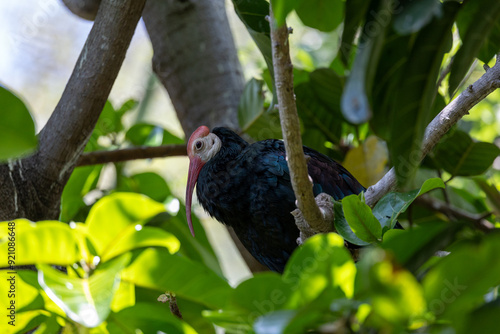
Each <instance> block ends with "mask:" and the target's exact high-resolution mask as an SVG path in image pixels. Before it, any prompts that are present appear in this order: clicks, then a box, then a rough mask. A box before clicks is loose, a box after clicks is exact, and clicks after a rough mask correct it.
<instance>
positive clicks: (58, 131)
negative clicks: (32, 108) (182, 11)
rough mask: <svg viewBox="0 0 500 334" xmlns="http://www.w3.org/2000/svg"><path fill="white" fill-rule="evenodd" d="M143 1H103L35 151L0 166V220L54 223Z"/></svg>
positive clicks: (135, 23)
mask: <svg viewBox="0 0 500 334" xmlns="http://www.w3.org/2000/svg"><path fill="white" fill-rule="evenodd" d="M144 3H145V0H125V1H113V0H105V1H102V4H101V6H100V8H99V11H98V13H97V16H96V19H95V23H94V26H93V27H92V30H91V32H90V34H89V36H88V38H87V41H86V43H85V45H84V47H83V50H82V52H81V54H80V57H79V58H78V61H77V63H76V65H75V68H74V70H73V73H72V74H71V77H70V79H69V81H68V84H67V85H66V88H65V90H64V92H63V95H62V97H61V100H60V101H59V103H58V104H57V106H56V108H55V110H54V112H53V113H52V115H51V117H50V119H49V121H48V122H47V124H46V125H45V127H44V128H43V129H42V131H41V132H40V134H39V136H38V138H39V149H38V151H37V152H36V153H35V154H34V155H32V156H30V157H28V158H25V159H22V160H19V161H13V162H10V163H9V164H6V165H5V164H4V165H0V198H2V205H1V206H0V220H9V219H14V218H21V217H24V218H28V219H31V220H43V219H57V217H58V216H59V210H60V200H61V194H62V191H63V189H64V186H65V184H66V182H67V181H68V179H69V177H70V175H71V173H72V172H73V169H74V167H75V165H76V163H77V161H78V159H79V157H80V155H81V154H82V152H83V149H84V147H85V145H86V144H87V141H88V139H89V137H90V135H91V133H92V131H93V129H94V127H95V124H96V122H97V119H98V118H99V115H100V113H101V111H102V109H103V107H104V104H105V102H106V100H107V98H108V95H109V92H110V91H111V87H112V86H113V83H114V81H115V79H116V76H117V75H118V71H119V69H120V67H121V64H122V62H123V59H124V58H125V53H126V51H127V49H128V46H129V44H130V40H131V39H132V36H133V34H134V31H135V27H136V26H137V23H138V21H139V18H140V16H141V12H142V9H143V7H144Z"/></svg>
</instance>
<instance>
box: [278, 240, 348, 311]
mask: <svg viewBox="0 0 500 334" xmlns="http://www.w3.org/2000/svg"><path fill="white" fill-rule="evenodd" d="M355 274H356V267H355V265H354V262H353V261H352V258H351V256H350V254H349V252H348V251H347V250H346V249H345V248H344V239H342V237H340V236H339V235H338V234H336V233H328V234H318V235H315V236H313V237H311V238H309V239H308V240H307V241H306V242H305V243H304V244H303V245H302V246H301V247H299V248H298V249H297V250H296V251H295V252H294V253H293V254H292V256H291V257H290V259H289V260H288V263H287V264H286V267H285V271H284V273H283V281H284V282H285V283H288V284H291V286H292V297H291V300H290V305H295V307H297V306H301V305H304V304H307V303H308V302H310V301H311V300H314V299H315V298H317V297H318V296H319V295H320V294H324V293H327V292H329V293H332V294H333V295H336V296H337V297H346V296H347V297H351V296H352V294H353V286H354V276H355Z"/></svg>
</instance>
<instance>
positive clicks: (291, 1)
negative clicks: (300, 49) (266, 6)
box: [271, 0, 301, 27]
mask: <svg viewBox="0 0 500 334" xmlns="http://www.w3.org/2000/svg"><path fill="white" fill-rule="evenodd" d="M300 2H301V0H271V5H272V7H273V13H274V17H275V18H276V24H277V25H278V27H280V26H282V25H283V24H284V23H285V19H286V17H287V15H288V13H290V12H291V11H292V10H294V9H295V7H296V6H297V5H298V4H299V3H300Z"/></svg>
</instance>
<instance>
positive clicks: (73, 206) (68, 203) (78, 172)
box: [59, 165, 103, 222]
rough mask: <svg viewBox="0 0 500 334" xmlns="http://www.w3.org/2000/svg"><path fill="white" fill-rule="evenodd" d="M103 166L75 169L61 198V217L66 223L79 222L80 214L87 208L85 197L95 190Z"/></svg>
mask: <svg viewBox="0 0 500 334" xmlns="http://www.w3.org/2000/svg"><path fill="white" fill-rule="evenodd" d="M102 167H103V166H102V165H97V166H84V167H78V168H75V170H74V171H73V173H71V177H70V178H69V180H68V182H67V183H66V186H64V191H63V194H62V197H61V215H60V217H59V219H60V220H61V221H64V222H69V221H71V220H78V219H77V217H78V214H79V213H80V212H82V211H84V209H86V208H87V205H86V204H85V202H84V201H83V197H84V196H85V195H86V194H87V193H88V192H90V191H91V190H93V189H95V188H96V186H97V181H99V177H100V175H101V170H102Z"/></svg>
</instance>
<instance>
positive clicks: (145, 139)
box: [125, 123, 184, 146]
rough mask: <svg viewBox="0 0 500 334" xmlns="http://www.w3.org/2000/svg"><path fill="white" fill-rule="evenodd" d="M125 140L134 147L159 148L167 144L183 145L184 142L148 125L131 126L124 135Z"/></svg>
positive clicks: (167, 132)
mask: <svg viewBox="0 0 500 334" xmlns="http://www.w3.org/2000/svg"><path fill="white" fill-rule="evenodd" d="M125 138H127V139H128V140H129V141H130V142H131V143H132V144H133V145H136V146H142V145H146V146H159V145H168V144H184V140H182V139H180V138H178V137H176V136H174V135H173V134H172V133H170V132H169V131H167V130H165V129H163V128H161V127H159V126H156V125H153V124H149V123H137V124H134V125H132V127H131V128H130V129H128V130H127V132H126V133H125Z"/></svg>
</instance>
